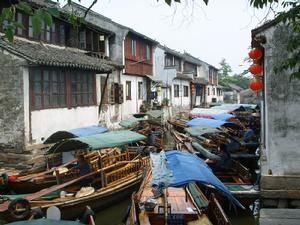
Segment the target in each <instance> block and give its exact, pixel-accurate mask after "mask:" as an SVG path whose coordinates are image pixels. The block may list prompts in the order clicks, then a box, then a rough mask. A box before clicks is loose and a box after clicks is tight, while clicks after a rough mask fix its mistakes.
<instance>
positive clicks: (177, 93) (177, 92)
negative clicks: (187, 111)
mask: <svg viewBox="0 0 300 225" xmlns="http://www.w3.org/2000/svg"><path fill="white" fill-rule="evenodd" d="M174 97H175V98H179V84H174Z"/></svg>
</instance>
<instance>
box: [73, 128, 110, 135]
mask: <svg viewBox="0 0 300 225" xmlns="http://www.w3.org/2000/svg"><path fill="white" fill-rule="evenodd" d="M106 131H107V128H105V127H99V126H89V127H81V128H76V129H71V130H68V132H70V133H72V134H73V135H74V136H76V137H85V136H90V135H94V134H101V133H104V132H106Z"/></svg>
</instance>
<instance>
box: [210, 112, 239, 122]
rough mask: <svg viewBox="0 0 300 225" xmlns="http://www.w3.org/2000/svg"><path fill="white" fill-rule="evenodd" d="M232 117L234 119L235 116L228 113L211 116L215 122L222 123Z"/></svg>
mask: <svg viewBox="0 0 300 225" xmlns="http://www.w3.org/2000/svg"><path fill="white" fill-rule="evenodd" d="M232 117H235V116H234V115H232V114H230V113H221V114H217V115H214V116H212V118H213V119H215V120H223V121H227V120H229V119H231V118H232Z"/></svg>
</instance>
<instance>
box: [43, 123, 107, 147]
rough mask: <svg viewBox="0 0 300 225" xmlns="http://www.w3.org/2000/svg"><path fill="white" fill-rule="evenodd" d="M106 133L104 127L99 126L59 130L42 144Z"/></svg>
mask: <svg viewBox="0 0 300 225" xmlns="http://www.w3.org/2000/svg"><path fill="white" fill-rule="evenodd" d="M106 131H107V128H105V127H99V126H88V127H80V128H76V129H71V130H61V131H57V132H55V133H53V134H51V135H50V136H49V137H48V138H47V139H46V140H45V141H44V144H51V143H56V142H58V141H61V140H63V139H69V138H75V137H85V136H90V135H94V134H101V133H104V132H106Z"/></svg>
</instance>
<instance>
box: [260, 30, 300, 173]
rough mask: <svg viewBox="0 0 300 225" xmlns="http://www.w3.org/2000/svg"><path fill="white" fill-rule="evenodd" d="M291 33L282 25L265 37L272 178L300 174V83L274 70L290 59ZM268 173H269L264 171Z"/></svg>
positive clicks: (268, 135) (269, 167)
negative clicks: (289, 40)
mask: <svg viewBox="0 0 300 225" xmlns="http://www.w3.org/2000/svg"><path fill="white" fill-rule="evenodd" d="M290 34H291V32H289V30H288V29H287V28H286V27H285V26H282V25H277V26H276V27H272V28H270V29H268V30H266V32H265V33H264V35H265V36H266V38H267V43H266V44H265V45H264V47H265V97H266V102H265V104H266V105H265V106H266V108H265V110H266V136H267V139H266V150H267V155H266V157H267V160H268V161H267V162H268V163H267V167H266V169H268V170H271V171H272V174H273V175H299V174H300V163H299V162H300V151H299V144H300V140H299V137H300V116H299V115H300V106H299V104H300V98H299V96H300V88H299V87H300V80H297V79H294V80H292V81H289V75H288V73H287V72H280V73H277V74H276V73H275V72H274V67H275V66H276V65H278V64H279V63H280V62H282V61H283V60H284V59H286V58H287V57H288V52H287V50H286V45H287V41H288V37H289V35H290ZM263 172H264V173H266V171H263Z"/></svg>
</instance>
